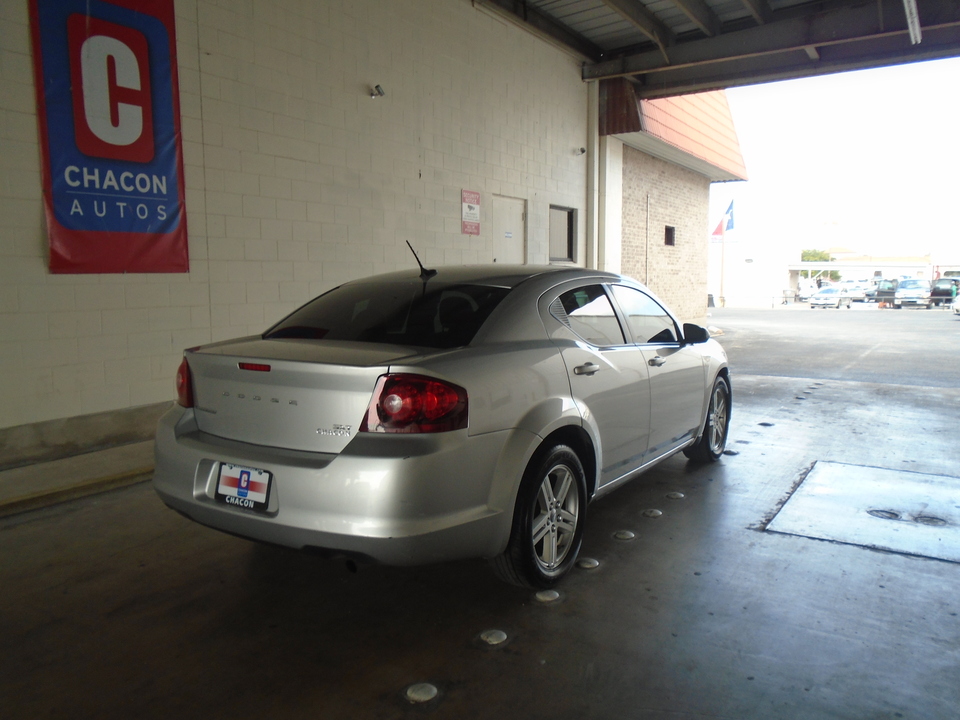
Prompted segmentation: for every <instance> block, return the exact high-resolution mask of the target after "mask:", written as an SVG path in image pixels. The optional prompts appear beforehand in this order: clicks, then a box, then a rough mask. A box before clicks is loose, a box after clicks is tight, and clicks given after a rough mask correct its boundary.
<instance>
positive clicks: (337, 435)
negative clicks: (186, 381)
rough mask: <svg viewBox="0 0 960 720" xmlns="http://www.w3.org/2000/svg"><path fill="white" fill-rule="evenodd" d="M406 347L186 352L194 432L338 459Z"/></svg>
mask: <svg viewBox="0 0 960 720" xmlns="http://www.w3.org/2000/svg"><path fill="white" fill-rule="evenodd" d="M416 354H417V351H416V350H413V349H411V348H408V347H401V346H392V345H374V344H370V343H356V342H323V343H320V342H317V341H311V340H263V339H261V338H259V337H253V338H243V339H240V340H234V341H229V342H225V343H218V344H216V345H210V346H207V347H204V348H201V349H199V350H196V351H192V352H190V351H188V352H187V353H186V358H187V363H188V364H189V366H190V373H191V378H192V382H193V392H194V406H195V410H196V418H197V426H198V428H199V429H200V430H201V431H203V432H207V433H210V434H212V435H216V436H218V437H223V438H228V439H230V440H237V441H239V442H246V443H252V444H255V445H265V446H270V447H279V448H286V449H291V450H305V451H309V452H324V453H339V452H340V451H341V450H343V448H344V447H345V446H346V445H347V443H348V442H350V439H351V438H352V437H353V436H354V435H356V432H357V428H358V427H359V425H360V423H361V421H362V420H363V417H364V413H365V412H366V410H367V407H368V405H369V403H370V399H371V397H372V395H373V390H374V387H375V386H376V383H377V378H379V377H380V375H382V374H384V373H386V372H387V370H388V368H389V366H390V363H392V362H396V361H398V360H401V359H403V360H404V361H405V362H409V359H410V357H411V356H413V355H416Z"/></svg>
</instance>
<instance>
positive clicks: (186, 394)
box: [177, 358, 193, 408]
mask: <svg viewBox="0 0 960 720" xmlns="http://www.w3.org/2000/svg"><path fill="white" fill-rule="evenodd" d="M177 404H178V405H182V406H183V407H185V408H192V407H193V380H192V378H191V377H190V366H189V365H187V359H186V358H184V359H183V362H182V363H180V367H179V368H177Z"/></svg>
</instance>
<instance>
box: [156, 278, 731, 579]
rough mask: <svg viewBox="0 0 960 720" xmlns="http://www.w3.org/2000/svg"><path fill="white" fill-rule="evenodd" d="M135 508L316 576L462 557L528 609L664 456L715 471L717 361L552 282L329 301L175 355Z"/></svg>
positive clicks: (441, 284) (724, 376)
mask: <svg viewBox="0 0 960 720" xmlns="http://www.w3.org/2000/svg"><path fill="white" fill-rule="evenodd" d="M177 391H178V402H177V404H176V405H175V406H174V407H173V408H172V409H171V410H170V411H169V412H168V413H166V414H165V415H164V417H163V418H162V419H161V421H160V423H159V427H158V429H157V442H156V471H155V474H154V480H153V483H154V487H155V489H156V491H157V493H158V494H159V495H160V497H161V498H162V499H163V501H164V502H165V503H167V505H169V506H170V507H172V508H174V509H175V510H177V511H179V512H180V513H182V514H184V515H186V516H187V517H189V518H191V519H193V520H195V521H197V522H199V523H203V524H204V525H208V526H210V527H213V528H217V529H219V530H222V531H225V532H228V533H232V534H235V535H240V536H243V537H247V538H251V539H255V540H260V541H264V542H269V543H276V544H279V545H286V546H290V547H294V548H305V549H306V548H309V549H313V550H317V551H320V552H321V553H324V554H326V555H328V556H330V557H345V558H347V559H348V560H373V561H377V562H382V563H388V564H393V565H413V564H423V563H431V562H437V561H443V560H450V559H458V558H470V557H484V558H490V559H492V560H493V566H494V569H495V570H496V571H497V572H498V574H499V575H500V576H501V577H502V578H503V579H505V580H507V581H509V582H513V583H516V584H519V585H523V586H527V587H548V586H550V585H552V584H554V583H556V582H557V581H558V580H559V579H560V578H561V577H562V576H563V575H564V574H565V573H566V572H567V571H568V570H569V569H570V567H571V566H572V565H573V563H574V562H575V560H576V558H577V554H578V552H579V550H580V542H581V537H582V534H583V526H584V520H585V517H586V510H587V505H588V503H589V502H590V501H591V500H593V499H595V498H597V497H599V496H601V495H603V494H605V493H608V492H610V491H611V490H613V489H615V488H616V487H618V486H619V485H621V484H622V483H623V482H625V481H626V480H629V479H631V478H632V477H634V476H636V475H637V474H639V473H640V472H642V471H643V470H646V469H647V468H649V467H651V466H652V465H654V464H655V463H658V462H660V461H661V460H663V459H665V458H667V457H670V456H671V455H673V454H675V453H677V452H680V451H682V452H684V453H685V454H686V455H687V457H688V458H691V460H693V461H699V462H709V461H715V460H717V459H719V458H720V457H721V455H722V454H723V452H724V448H725V445H726V440H727V431H728V427H729V421H730V410H731V388H730V378H729V373H728V369H727V360H726V355H725V354H724V351H723V349H722V348H721V347H720V345H719V344H718V343H716V342H715V341H714V340H712V339H711V338H710V337H709V335H708V333H707V331H706V330H704V329H703V328H702V327H700V326H697V325H691V324H683V325H681V323H680V322H679V321H678V320H677V319H676V318H675V317H674V316H673V315H672V314H671V313H670V312H669V311H668V310H667V309H666V308H665V307H664V305H663V304H662V303H661V302H660V301H659V300H658V299H657V298H656V297H655V296H654V295H653V294H652V293H650V291H649V290H647V289H646V288H644V287H643V286H641V285H639V284H638V283H636V282H634V281H632V280H630V279H629V278H625V277H622V276H619V275H614V274H611V273H604V272H598V271H591V270H583V269H578V268H569V267H554V266H548V267H535V266H515V267H511V266H503V265H490V266H476V267H450V268H440V269H439V270H422V271H421V272H419V273H418V272H416V271H410V272H398V273H392V274H388V275H381V276H378V277H373V278H368V279H365V280H358V281H354V282H348V283H345V284H343V285H341V286H339V287H337V288H335V289H333V290H331V291H329V292H327V293H325V294H324V295H321V296H320V297H318V298H316V299H314V300H312V301H311V302H309V303H307V304H306V305H304V306H303V307H301V308H300V309H299V310H296V311H295V312H293V313H292V314H291V315H290V316H288V317H287V318H285V319H284V320H282V321H281V322H279V323H277V324H276V325H274V326H273V327H271V328H270V329H269V330H267V331H266V332H265V333H263V334H262V335H255V336H251V337H244V338H238V339H236V340H228V341H224V342H217V343H213V344H210V345H206V346H203V347H199V348H192V349H189V350H187V351H185V353H184V358H183V362H182V364H181V366H180V369H179V371H178V374H177Z"/></svg>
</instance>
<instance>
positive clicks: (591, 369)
mask: <svg viewBox="0 0 960 720" xmlns="http://www.w3.org/2000/svg"><path fill="white" fill-rule="evenodd" d="M599 369H600V366H599V365H597V364H596V363H586V364H585V365H577V367H575V368H574V369H573V374H574V375H593V374H594V373H595V372H597V370H599Z"/></svg>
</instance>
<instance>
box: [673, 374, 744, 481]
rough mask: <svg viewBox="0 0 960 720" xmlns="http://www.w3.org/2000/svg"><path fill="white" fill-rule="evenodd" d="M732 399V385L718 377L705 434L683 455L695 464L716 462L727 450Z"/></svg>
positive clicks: (712, 393) (705, 425)
mask: <svg viewBox="0 0 960 720" xmlns="http://www.w3.org/2000/svg"><path fill="white" fill-rule="evenodd" d="M731 409H732V399H731V396H730V384H729V383H728V382H727V380H726V378H724V377H723V376H719V375H718V376H717V379H716V380H715V381H714V383H713V391H712V392H711V393H710V407H709V408H708V409H707V421H706V423H705V424H704V428H703V433H702V434H701V435H700V439H699V440H697V442H696V443H695V444H694V445H691V446H690V447H687V448H684V450H683V454H684V455H686V456H687V457H688V458H690V459H691V460H693V461H694V462H716V461H717V460H719V459H720V456H722V455H723V451H724V450H726V448H727V435H728V433H729V431H730V411H731Z"/></svg>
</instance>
